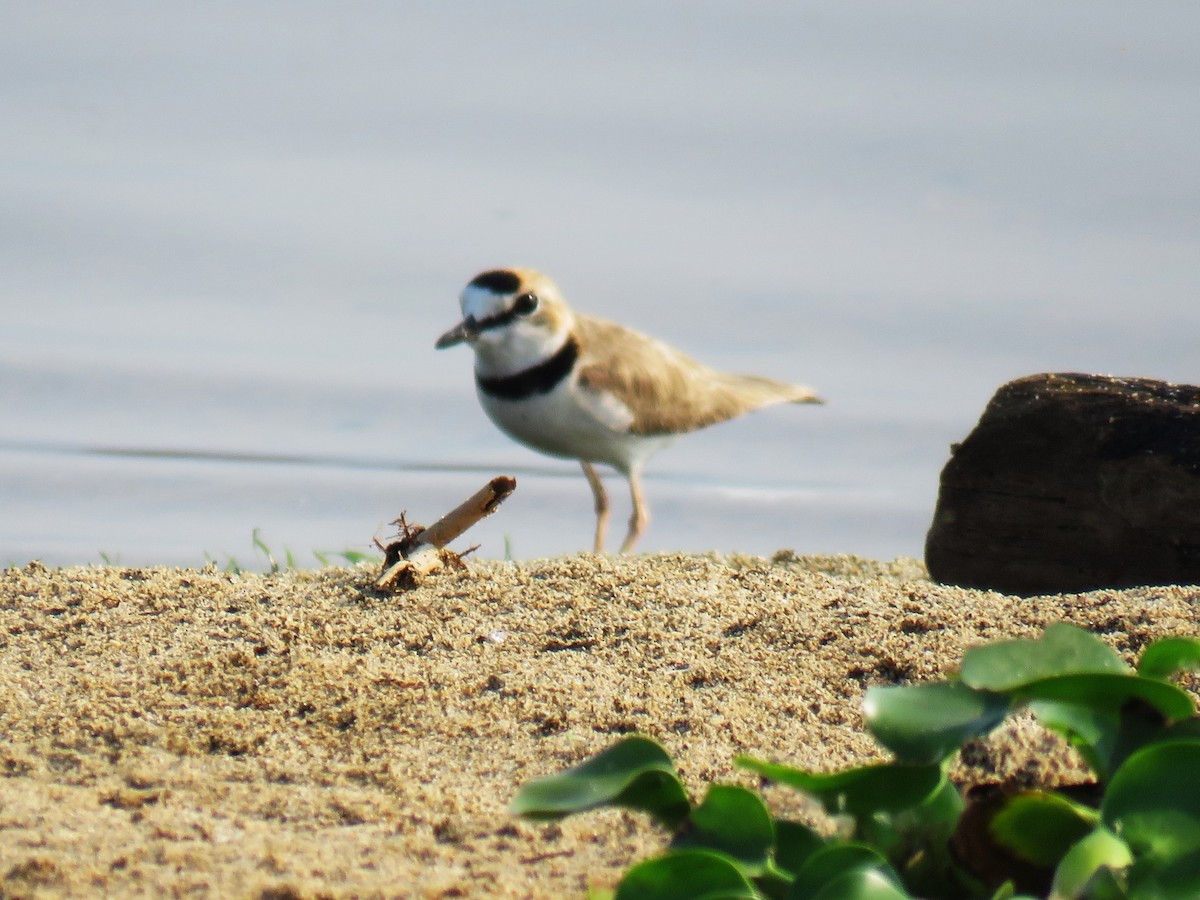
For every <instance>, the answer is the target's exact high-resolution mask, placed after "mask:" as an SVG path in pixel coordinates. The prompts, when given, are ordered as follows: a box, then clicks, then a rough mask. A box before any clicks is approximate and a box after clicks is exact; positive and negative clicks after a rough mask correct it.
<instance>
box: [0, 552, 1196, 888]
mask: <svg viewBox="0 0 1200 900" xmlns="http://www.w3.org/2000/svg"><path fill="white" fill-rule="evenodd" d="M375 574H376V573H375V571H374V569H371V568H361V567H360V568H356V569H326V570H320V571H315V572H299V573H284V574H278V575H256V574H228V573H222V572H219V571H216V570H213V569H211V568H210V569H206V570H178V569H121V568H71V569H62V570H48V569H45V568H43V567H42V566H40V565H38V564H36V563H34V564H31V565H30V566H27V567H24V568H12V569H8V570H6V571H5V572H4V573H3V575H2V576H0V727H2V728H3V742H2V743H0V775H2V776H3V777H0V895H2V896H6V897H9V896H11V897H20V896H45V897H55V896H84V895H88V896H91V895H97V894H107V895H111V896H135V895H150V896H164V895H179V894H191V895H196V896H206V895H212V896H233V897H238V896H240V897H255V896H259V897H317V896H320V897H348V896H360V897H371V896H397V897H411V896H415V897H473V896H513V897H564V896H582V895H583V894H584V892H585V891H586V889H587V888H588V887H589V886H605V885H612V884H613V883H615V881H616V880H617V879H618V878H619V875H620V873H621V871H623V869H624V868H625V867H627V865H628V864H629V863H630V862H631V861H632V860H635V859H637V858H640V857H643V856H646V855H649V854H653V853H655V852H657V851H658V850H660V849H661V848H662V847H663V846H664V844H665V837H664V835H663V834H661V833H660V832H657V831H655V830H654V829H653V828H652V827H651V826H650V825H649V824H648V822H647V821H646V820H645V819H643V818H641V817H639V816H636V815H631V814H625V813H620V812H615V811H602V812H596V813H589V814H586V815H582V816H578V817H573V818H570V819H567V820H565V821H564V822H562V823H560V824H544V823H541V824H539V823H529V822H524V821H519V820H516V819H514V818H512V817H511V816H510V815H509V814H508V813H507V811H506V807H507V804H508V802H509V801H510V799H511V798H512V796H513V794H514V792H515V790H516V788H517V787H518V786H519V785H520V784H521V783H523V782H525V781H527V780H530V779H532V778H535V777H538V776H541V775H546V774H550V773H554V772H557V771H560V770H561V769H563V768H565V767H567V766H569V765H572V764H574V763H577V762H579V761H580V760H582V759H584V758H585V757H587V756H588V755H590V754H592V753H595V752H597V751H599V750H601V749H603V748H604V747H606V746H608V745H609V744H611V743H612V742H613V741H614V740H616V739H617V738H618V737H619V736H620V735H621V734H624V733H627V732H630V731H638V732H644V733H648V734H651V735H654V736H656V737H657V738H659V739H660V740H662V741H663V742H664V743H665V744H666V746H667V747H668V748H669V750H670V751H671V753H672V754H673V755H674V756H675V758H676V759H677V761H678V763H679V766H680V770H681V772H682V775H683V777H684V779H685V781H686V783H687V784H688V786H689V788H690V789H691V790H692V791H693V793H694V794H695V795H697V796H698V795H700V794H701V793H702V791H703V789H704V785H705V784H707V783H708V782H710V781H712V780H726V781H736V782H740V783H745V784H755V780H754V779H753V778H751V777H749V776H747V775H746V774H745V773H742V772H739V771H738V770H736V769H734V768H733V767H732V764H731V761H732V759H733V757H734V756H735V755H736V754H738V753H749V754H752V755H757V756H760V757H764V758H767V759H772V760H776V761H780V762H787V763H790V764H793V765H798V766H803V767H809V768H813V769H822V770H824V769H829V768H834V767H838V766H843V765H846V764H851V763H859V762H865V761H868V760H872V759H879V758H882V754H881V752H880V751H879V750H878V748H877V747H876V746H875V745H874V744H873V742H872V741H871V740H870V738H869V736H868V735H867V734H866V733H865V732H864V731H863V729H862V727H861V724H862V723H861V716H860V712H859V706H860V702H861V699H862V693H863V690H864V689H865V688H866V687H867V686H869V685H872V684H890V683H896V682H906V681H920V680H926V679H932V678H936V677H938V676H939V675H940V674H942V673H944V672H945V671H946V670H947V669H948V668H949V667H952V666H953V665H954V664H955V663H956V661H957V660H958V659H959V657H960V656H961V654H962V652H963V650H964V649H966V648H967V647H969V646H971V645H973V644H977V643H980V642H982V641H987V640H994V639H998V638H1004V637H1012V636H1018V635H1025V636H1029V635H1033V634H1035V633H1037V632H1038V631H1039V630H1040V629H1041V628H1042V627H1043V626H1045V625H1046V624H1048V623H1050V622H1055V621H1062V620H1065V621H1070V622H1074V623H1076V624H1079V625H1082V626H1086V627H1088V628H1090V629H1092V630H1094V631H1095V632H1096V633H1098V634H1100V635H1101V636H1102V637H1103V638H1104V639H1105V640H1107V641H1109V642H1110V643H1111V644H1112V645H1113V646H1115V647H1116V648H1117V649H1118V650H1119V651H1121V652H1122V653H1123V654H1125V655H1127V656H1128V657H1129V658H1130V659H1133V658H1135V657H1136V655H1137V654H1138V653H1139V652H1140V649H1141V647H1142V646H1143V645H1144V644H1145V643H1146V642H1147V641H1149V640H1151V639H1153V638H1154V637H1156V636H1161V635H1166V634H1175V633H1196V631H1197V629H1196V627H1195V626H1194V622H1195V616H1196V610H1197V606H1198V604H1200V589H1197V588H1181V587H1164V588H1143V589H1138V590H1125V591H1101V592H1095V593H1090V594H1083V595H1069V596H1060V597H1039V598H1033V599H1017V598H1013V597H1006V596H1002V595H999V594H993V593H985V592H978V591H968V590H959V589H953V588H947V587H942V586H938V585H935V584H932V583H930V582H929V581H928V580H927V579H926V578H925V574H924V571H923V569H922V568H921V566H920V565H919V564H918V563H915V562H913V561H911V560H898V561H896V562H893V563H886V564H885V563H872V562H868V561H863V560H858V559H854V558H849V557H846V558H841V557H839V558H797V557H795V556H793V555H791V554H788V553H782V554H779V555H778V556H777V557H776V558H775V559H774V560H763V559H758V558H747V557H718V556H715V555H714V556H704V557H697V556H656V557H632V558H612V557H592V556H586V555H585V556H578V557H572V558H568V559H561V560H552V561H540V562H528V563H516V564H513V563H500V562H485V561H478V562H471V563H469V565H468V567H467V568H466V569H465V570H463V571H447V572H443V573H441V574H439V575H437V576H435V577H434V578H432V579H431V580H430V581H429V582H427V583H426V584H425V585H423V586H422V587H420V588H418V589H416V590H413V591H411V592H409V593H405V594H399V595H380V594H377V593H375V592H374V591H373V590H372V589H371V582H372V580H373V577H374V575H375ZM1047 748H1051V750H1053V748H1054V744H1053V742H1052V741H1050V739H1049V738H1046V737H1044V736H1042V735H1041V733H1040V732H1038V731H1037V729H1036V726H1032V725H1029V724H1027V723H1018V724H1017V725H1016V726H1014V727H1009V728H1007V729H1006V730H1005V731H1004V732H1002V733H1001V734H1000V735H999V736H998V737H996V738H993V739H991V740H990V741H989V743H988V746H987V747H984V748H978V749H977V750H976V751H974V752H972V754H971V756H970V759H969V762H970V765H967V764H960V765H959V767H958V770H957V774H958V775H960V776H964V777H967V778H968V779H969V780H970V779H976V780H979V779H986V778H988V777H990V776H991V774H992V773H994V772H998V773H1001V774H1012V773H1014V772H1016V773H1023V774H1024V776H1025V777H1028V778H1029V779H1030V780H1037V779H1039V778H1042V777H1047V767H1048V766H1050V768H1053V767H1054V766H1056V765H1057V766H1062V765H1067V766H1069V765H1071V762H1070V760H1069V759H1067V757H1066V755H1065V754H1063V753H1061V752H1054V753H1051V752H1050V750H1048V749H1047ZM1051 757H1053V758H1055V759H1067V762H1066V763H1053V764H1051V763H1048V762H1047V760H1048V759H1050V758H1051ZM767 797H768V800H769V802H770V803H771V804H772V806H773V808H774V809H775V810H776V811H777V812H779V813H781V814H783V813H786V814H789V815H800V816H809V815H812V814H813V809H812V806H811V804H808V803H806V802H804V801H803V800H802V799H801V798H798V797H797V796H796V795H795V794H793V793H791V792H788V791H785V790H783V789H779V788H771V789H769V790H768V792H767Z"/></svg>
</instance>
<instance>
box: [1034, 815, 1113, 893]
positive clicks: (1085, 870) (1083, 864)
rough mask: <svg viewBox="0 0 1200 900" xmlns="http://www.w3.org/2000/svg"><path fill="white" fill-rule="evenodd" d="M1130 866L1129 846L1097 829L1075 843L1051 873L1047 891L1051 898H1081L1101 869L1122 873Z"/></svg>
mask: <svg viewBox="0 0 1200 900" xmlns="http://www.w3.org/2000/svg"><path fill="white" fill-rule="evenodd" d="M1131 862H1133V854H1132V853H1130V851H1129V845H1128V844H1126V843H1125V842H1124V841H1123V840H1121V839H1120V838H1119V837H1117V836H1116V835H1115V834H1113V833H1112V832H1111V831H1109V830H1108V829H1107V828H1104V827H1099V828H1096V829H1095V830H1094V831H1092V832H1091V833H1090V834H1087V835H1085V836H1084V837H1083V838H1081V839H1080V840H1079V841H1077V842H1076V843H1075V845H1074V846H1072V847H1071V848H1070V849H1069V850H1067V852H1066V854H1064V855H1063V858H1062V862H1060V863H1059V864H1058V868H1057V869H1056V870H1055V872H1054V883H1053V885H1052V887H1051V890H1050V896H1051V897H1053V898H1056V900H1057V898H1062V900H1066V898H1072V897H1083V896H1084V891H1085V890H1086V889H1087V887H1088V884H1089V883H1090V882H1092V881H1093V879H1094V878H1096V876H1097V874H1098V873H1099V872H1100V871H1101V870H1102V869H1114V870H1119V869H1124V868H1125V867H1126V866H1128V865H1129V864H1130V863H1131Z"/></svg>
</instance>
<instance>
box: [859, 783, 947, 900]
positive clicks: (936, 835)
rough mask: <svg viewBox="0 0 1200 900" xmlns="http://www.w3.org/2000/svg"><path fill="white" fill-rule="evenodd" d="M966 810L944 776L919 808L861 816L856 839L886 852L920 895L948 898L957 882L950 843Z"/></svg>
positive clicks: (912, 888) (914, 890)
mask: <svg viewBox="0 0 1200 900" xmlns="http://www.w3.org/2000/svg"><path fill="white" fill-rule="evenodd" d="M962 811H963V798H962V794H961V793H960V792H959V790H958V788H957V787H956V786H955V785H954V784H953V783H952V782H950V780H949V779H947V778H945V777H944V776H943V778H942V783H941V786H940V787H939V788H938V789H937V790H935V791H934V792H933V793H932V794H930V795H929V796H928V797H926V798H925V799H924V800H922V801H921V802H920V803H918V804H917V805H916V806H912V807H909V808H908V809H904V810H900V811H899V812H895V813H878V812H877V813H874V814H873V815H871V816H866V817H863V818H861V819H859V820H858V829H857V833H856V835H855V836H856V837H857V838H859V839H860V840H862V841H864V842H866V843H868V844H870V845H871V846H872V847H874V848H876V849H877V850H879V851H880V852H881V853H883V854H884V855H885V856H886V857H887V858H888V859H889V860H890V861H891V863H892V865H893V866H894V867H895V868H896V870H897V871H899V872H903V873H904V883H905V885H906V886H907V887H908V889H909V890H910V891H912V892H914V893H916V894H918V895H920V896H927V895H932V896H939V895H940V896H945V895H946V892H947V890H946V889H947V885H950V884H954V883H956V881H957V878H956V875H955V873H956V872H957V871H958V866H957V864H956V863H955V861H954V859H953V857H952V855H951V853H950V850H949V841H950V838H951V836H952V835H953V834H954V831H955V829H956V827H957V826H958V822H959V819H960V818H961V816H962Z"/></svg>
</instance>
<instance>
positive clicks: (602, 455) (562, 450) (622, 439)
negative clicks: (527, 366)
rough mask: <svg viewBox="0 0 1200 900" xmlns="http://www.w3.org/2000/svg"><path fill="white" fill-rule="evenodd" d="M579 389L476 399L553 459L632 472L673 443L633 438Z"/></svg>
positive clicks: (616, 415) (566, 384)
mask: <svg viewBox="0 0 1200 900" xmlns="http://www.w3.org/2000/svg"><path fill="white" fill-rule="evenodd" d="M577 390H578V389H577V388H576V387H575V385H574V384H573V383H572V380H571V379H566V380H564V381H563V382H562V383H560V384H559V385H557V386H556V387H555V388H554V389H553V390H552V391H550V392H549V393H547V394H534V395H532V396H530V397H526V398H523V399H520V400H504V399H502V398H499V397H492V396H490V395H488V394H485V393H483V392H482V391H478V394H479V402H480V404H481V405H482V406H483V409H484V412H486V413H487V414H488V417H489V418H490V419H491V420H492V421H493V422H495V423H496V425H497V426H498V427H499V428H500V430H501V431H503V432H504V433H505V434H507V435H508V436H509V437H511V438H513V439H514V440H516V441H518V442H520V443H522V444H524V445H525V446H526V447H529V448H531V449H533V450H537V451H539V452H541V453H546V454H549V455H550V456H559V457H563V458H566V459H581V460H585V461H587V462H596V463H607V464H608V465H611V466H614V467H615V468H617V469H619V470H620V471H622V472H628V471H629V470H630V469H631V468H634V467H640V466H641V465H642V464H643V463H644V462H645V461H646V460H647V459H649V458H650V457H651V456H652V455H653V454H654V453H656V452H657V451H659V450H661V449H662V448H663V447H665V446H667V445H668V444H670V443H671V442H672V441H673V440H675V435H639V434H631V433H630V432H629V431H628V430H627V429H628V422H627V420H626V421H622V420H623V419H624V418H625V417H623V416H622V415H621V412H620V410H618V409H606V408H604V407H603V406H601V405H598V404H596V403H588V402H586V398H583V397H581V396H580V395H579V394H577V393H576V391H577Z"/></svg>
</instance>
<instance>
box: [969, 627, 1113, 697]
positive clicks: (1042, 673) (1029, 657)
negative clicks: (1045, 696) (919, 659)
mask: <svg viewBox="0 0 1200 900" xmlns="http://www.w3.org/2000/svg"><path fill="white" fill-rule="evenodd" d="M1084 673H1109V674H1113V675H1126V674H1129V673H1130V669H1129V667H1128V666H1127V665H1125V661H1124V660H1123V659H1121V657H1120V655H1119V654H1118V653H1117V651H1115V650H1113V649H1112V648H1111V647H1109V646H1108V644H1106V643H1104V642H1103V641H1102V640H1100V639H1099V638H1098V637H1096V636H1095V635H1093V634H1091V633H1090V632H1087V631H1084V630H1083V629H1082V628H1076V627H1075V626H1074V625H1068V624H1067V623H1065V622H1058V623H1056V624H1054V625H1051V626H1049V627H1048V628H1047V629H1046V631H1045V633H1043V634H1042V636H1041V637H1040V638H1038V639H1036V640H1026V639H1024V638H1021V639H1018V640H1013V641H997V642H996V643H993V644H984V645H983V646H980V647H972V648H971V649H970V650H968V651H967V652H966V654H965V655H964V656H963V661H962V669H961V676H962V681H963V683H964V684H966V685H967V686H968V687H973V688H978V689H983V690H991V691H1012V690H1016V689H1018V688H1021V687H1024V686H1025V685H1027V684H1030V683H1031V682H1035V681H1041V680H1043V679H1045V678H1050V677H1052V676H1056V675H1079V674H1084Z"/></svg>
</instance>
